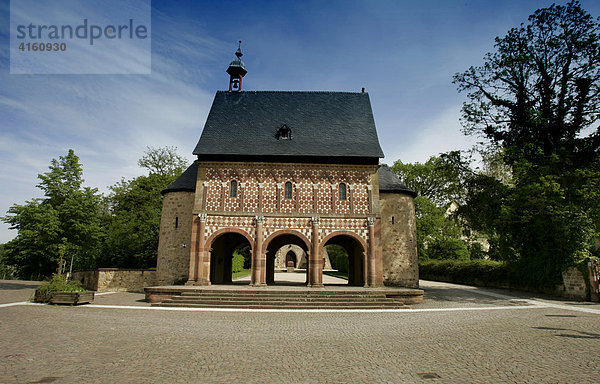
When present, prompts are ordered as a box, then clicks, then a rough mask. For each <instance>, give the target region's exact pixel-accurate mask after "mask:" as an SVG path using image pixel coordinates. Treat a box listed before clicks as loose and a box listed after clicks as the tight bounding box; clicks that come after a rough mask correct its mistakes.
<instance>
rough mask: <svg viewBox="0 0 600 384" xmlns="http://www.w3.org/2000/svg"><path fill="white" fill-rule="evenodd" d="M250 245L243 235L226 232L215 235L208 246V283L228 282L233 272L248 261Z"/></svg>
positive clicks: (230, 281)
mask: <svg viewBox="0 0 600 384" xmlns="http://www.w3.org/2000/svg"><path fill="white" fill-rule="evenodd" d="M251 249H252V247H251V245H250V242H249V241H248V239H246V237H245V236H243V235H241V234H239V233H235V232H226V233H223V234H221V235H219V236H218V237H216V238H215V239H214V240H213V242H212V243H211V247H210V283H211V284H230V283H232V276H233V273H234V272H238V271H239V270H242V269H244V268H246V267H247V266H248V265H249V263H250V261H249V260H250V254H251Z"/></svg>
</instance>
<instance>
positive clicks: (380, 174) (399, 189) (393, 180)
mask: <svg viewBox="0 0 600 384" xmlns="http://www.w3.org/2000/svg"><path fill="white" fill-rule="evenodd" d="M377 179H378V180H379V192H384V193H385V192H387V193H404V194H407V195H411V196H412V197H416V196H417V193H416V192H415V191H413V190H412V189H410V188H408V187H407V186H406V184H404V183H403V182H402V180H400V178H399V177H398V175H396V174H395V173H394V171H392V170H391V169H390V167H388V166H387V165H385V164H382V165H381V166H380V167H379V169H378V170H377Z"/></svg>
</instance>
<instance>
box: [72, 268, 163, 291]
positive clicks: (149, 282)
mask: <svg viewBox="0 0 600 384" xmlns="http://www.w3.org/2000/svg"><path fill="white" fill-rule="evenodd" d="M73 280H75V281H79V282H81V283H82V284H83V286H84V287H85V288H86V289H90V290H92V291H97V292H144V287H150V286H153V285H156V271H154V270H148V269H120V268H99V269H94V270H87V271H77V272H73Z"/></svg>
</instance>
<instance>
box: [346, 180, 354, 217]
mask: <svg viewBox="0 0 600 384" xmlns="http://www.w3.org/2000/svg"><path fill="white" fill-rule="evenodd" d="M347 186H348V202H349V203H350V214H351V215H352V214H353V213H354V202H353V201H352V189H353V187H352V185H351V184H347Z"/></svg>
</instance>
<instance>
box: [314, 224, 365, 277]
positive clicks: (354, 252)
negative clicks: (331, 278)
mask: <svg viewBox="0 0 600 384" xmlns="http://www.w3.org/2000/svg"><path fill="white" fill-rule="evenodd" d="M323 248H324V249H325V250H326V252H327V254H328V255H329V259H330V261H331V267H332V268H333V269H334V270H336V272H337V273H336V274H337V275H338V276H345V275H347V277H348V285H354V286H364V285H365V259H364V258H365V248H364V246H363V244H362V243H361V242H360V241H359V240H358V239H357V238H355V237H353V236H350V235H346V234H339V235H334V236H332V237H330V238H328V239H326V240H325V242H324V243H323Z"/></svg>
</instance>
